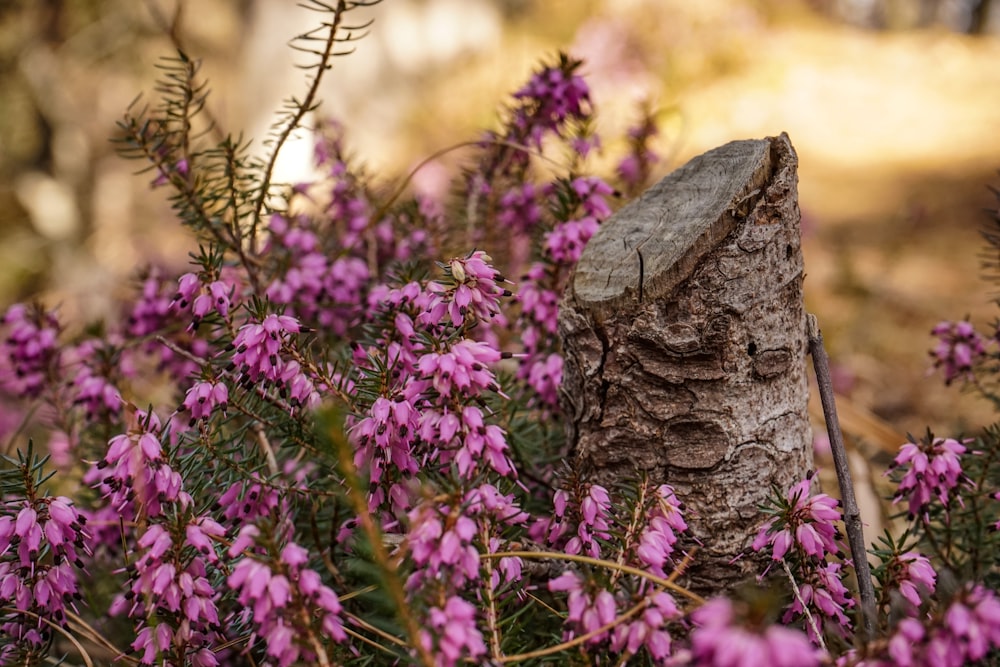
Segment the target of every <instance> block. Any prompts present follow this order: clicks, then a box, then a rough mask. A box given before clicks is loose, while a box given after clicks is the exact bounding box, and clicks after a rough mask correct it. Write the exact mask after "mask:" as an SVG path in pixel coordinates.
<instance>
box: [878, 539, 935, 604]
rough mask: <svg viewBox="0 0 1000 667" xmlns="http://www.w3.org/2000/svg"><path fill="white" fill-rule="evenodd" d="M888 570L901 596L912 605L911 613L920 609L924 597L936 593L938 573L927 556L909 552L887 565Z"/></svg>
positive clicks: (898, 556)
mask: <svg viewBox="0 0 1000 667" xmlns="http://www.w3.org/2000/svg"><path fill="white" fill-rule="evenodd" d="M886 568H887V570H888V571H889V573H890V577H891V581H892V582H894V583H895V584H896V586H897V587H898V589H899V593H900V595H902V596H903V598H904V599H905V600H906V601H907V602H908V603H909V604H910V605H911V611H916V610H917V609H919V607H920V604H921V602H922V599H921V597H922V596H927V595H930V594H931V593H933V592H934V589H935V587H936V584H937V572H935V571H934V567H933V566H932V565H931V562H930V561H929V560H928V559H927V557H926V556H921V555H920V554H918V553H917V552H915V551H907V552H906V553H902V554H899V555H897V556H895V557H893V559H892V560H890V561H889V562H888V563H886Z"/></svg>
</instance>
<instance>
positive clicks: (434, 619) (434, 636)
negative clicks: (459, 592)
mask: <svg viewBox="0 0 1000 667" xmlns="http://www.w3.org/2000/svg"><path fill="white" fill-rule="evenodd" d="M419 641H420V643H421V645H422V647H423V649H424V650H425V651H427V652H428V653H430V654H432V655H433V656H434V664H435V665H438V666H439V667H454V666H455V665H457V664H459V663H460V662H465V661H467V660H468V661H471V660H475V659H476V658H478V657H480V656H482V655H485V653H486V644H485V643H484V642H483V635H482V633H481V632H479V629H478V628H477V627H476V608H475V607H474V606H472V605H471V604H469V603H468V602H466V601H465V600H463V599H462V598H460V597H457V596H454V595H453V596H451V597H449V598H448V600H447V601H446V602H445V603H444V606H443V607H431V608H430V610H429V611H428V612H427V621H426V623H425V629H423V630H421V631H420V635H419Z"/></svg>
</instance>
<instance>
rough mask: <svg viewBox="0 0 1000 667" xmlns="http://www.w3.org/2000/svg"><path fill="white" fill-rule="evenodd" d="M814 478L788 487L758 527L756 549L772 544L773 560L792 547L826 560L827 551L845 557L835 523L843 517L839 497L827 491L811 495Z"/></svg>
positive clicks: (806, 555) (813, 557)
mask: <svg viewBox="0 0 1000 667" xmlns="http://www.w3.org/2000/svg"><path fill="white" fill-rule="evenodd" d="M813 479H814V477H813V476H812V475H810V476H809V477H807V478H806V479H804V480H802V481H801V482H798V483H797V484H794V485H793V486H792V487H791V488H790V489H789V490H788V491H787V493H786V494H785V498H784V502H783V503H781V504H780V505H778V506H777V508H776V509H777V510H778V511H777V512H775V513H774V515H773V516H772V517H771V518H770V519H768V520H767V521H766V522H765V523H764V524H763V525H762V526H761V527H760V529H759V530H758V532H757V537H756V538H754V541H753V545H752V548H753V550H754V551H761V550H762V549H764V547H766V546H769V547H770V549H771V558H772V559H773V560H781V559H783V558H784V557H785V556H786V555H787V554H788V553H789V552H790V551H793V550H794V551H797V552H799V553H801V554H802V555H803V556H805V557H808V558H812V559H815V560H823V559H825V558H826V556H827V554H833V555H836V556H838V557H843V551H842V550H841V548H840V544H839V540H840V537H841V536H840V531H839V530H838V528H837V526H836V524H835V522H837V521H840V509H839V507H840V501H839V500H837V499H836V498H831V497H830V496H828V495H827V494H825V493H819V494H816V495H812V494H811V488H812V484H813Z"/></svg>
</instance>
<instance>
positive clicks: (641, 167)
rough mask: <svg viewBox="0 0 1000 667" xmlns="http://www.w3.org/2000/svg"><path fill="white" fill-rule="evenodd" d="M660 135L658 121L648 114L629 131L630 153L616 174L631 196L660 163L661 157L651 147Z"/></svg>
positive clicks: (620, 164)
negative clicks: (650, 144)
mask: <svg viewBox="0 0 1000 667" xmlns="http://www.w3.org/2000/svg"><path fill="white" fill-rule="evenodd" d="M658 133H659V129H658V128H657V127H656V121H655V119H654V118H653V116H652V114H650V113H648V112H647V113H645V114H644V115H643V118H642V120H641V122H640V123H639V124H638V125H636V126H635V127H632V128H630V129H629V131H628V138H629V153H628V155H626V156H625V157H624V158H622V161H621V162H619V163H618V166H617V167H616V168H615V172H616V173H617V174H618V178H619V179H621V182H622V184H623V185H624V186H625V189H626V190H627V191H628V192H629V193H630V194H631V193H632V192H634V191H636V190H637V189H638V188H640V187H641V186H642V185H643V184H644V183H645V182H646V179H647V178H649V171H650V167H651V166H652V165H654V164H656V162H658V161H659V156H657V154H656V153H655V152H654V151H653V150H652V149H651V148H650V147H649V143H650V140H651V139H652V138H653V137H655V136H656V135H657V134H658Z"/></svg>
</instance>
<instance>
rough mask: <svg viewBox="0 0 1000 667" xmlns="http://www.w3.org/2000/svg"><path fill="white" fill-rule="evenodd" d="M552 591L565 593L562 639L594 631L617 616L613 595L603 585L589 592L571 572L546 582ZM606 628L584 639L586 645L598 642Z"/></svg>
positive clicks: (581, 581)
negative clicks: (563, 632) (565, 609)
mask: <svg viewBox="0 0 1000 667" xmlns="http://www.w3.org/2000/svg"><path fill="white" fill-rule="evenodd" d="M548 588H549V590H550V591H552V592H554V593H555V592H563V593H568V596H567V599H566V607H567V614H566V625H567V626H569V628H568V629H567V633H566V637H565V638H566V639H572V638H573V637H575V636H577V635H584V634H589V633H591V632H594V631H596V630H598V629H600V628H603V627H604V626H606V625H608V624H609V623H611V622H612V621H614V620H615V617H616V616H617V615H618V610H617V605H616V604H615V598H614V596H613V595H612V594H611V592H610V591H607V590H605V589H603V588H601V589H599V590H596V591H589V590H588V589H587V587H586V586H585V582H584V580H583V578H581V577H580V575H579V574H577V573H575V572H563V573H562V574H561V575H559V576H558V577H556V578H555V579H552V580H551V581H549V583H548ZM608 636H609V633H608V631H607V630H605V631H604V632H599V633H597V634H595V635H594V636H593V637H591V638H590V639H588V640H587V643H588V644H599V643H601V642H602V641H604V640H605V639H607V638H608Z"/></svg>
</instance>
